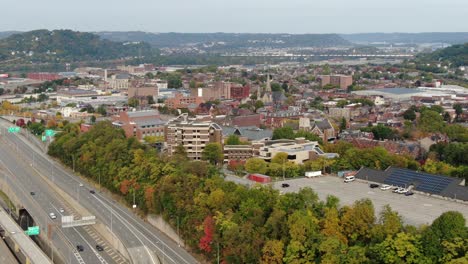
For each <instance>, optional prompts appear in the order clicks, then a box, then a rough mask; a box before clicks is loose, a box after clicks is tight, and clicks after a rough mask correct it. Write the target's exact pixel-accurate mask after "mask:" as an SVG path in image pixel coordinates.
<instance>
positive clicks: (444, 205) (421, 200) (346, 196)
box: [273, 176, 468, 225]
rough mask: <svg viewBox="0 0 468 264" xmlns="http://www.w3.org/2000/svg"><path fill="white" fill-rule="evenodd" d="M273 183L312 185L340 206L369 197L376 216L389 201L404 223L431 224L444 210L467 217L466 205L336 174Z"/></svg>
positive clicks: (278, 185) (295, 187)
mask: <svg viewBox="0 0 468 264" xmlns="http://www.w3.org/2000/svg"><path fill="white" fill-rule="evenodd" d="M282 183H288V184H289V185H290V186H289V187H286V188H283V187H281V184H282ZM273 186H274V188H275V189H278V190H280V191H281V192H283V193H287V192H297V191H299V190H300V189H301V188H304V187H311V188H312V189H313V190H314V191H315V192H316V193H317V194H318V196H319V198H320V199H321V200H325V199H326V197H327V196H328V195H334V196H336V197H338V198H339V199H340V205H351V204H353V203H354V202H355V201H357V200H360V199H365V198H369V199H370V200H371V201H372V203H373V204H374V208H375V211H376V214H377V216H378V213H379V212H380V211H381V210H382V208H383V206H384V205H386V204H388V205H390V207H391V208H392V209H393V210H395V211H397V212H398V213H400V215H401V216H402V219H403V221H404V222H405V223H407V224H411V225H421V224H431V223H432V221H434V220H435V219H436V218H437V217H439V216H440V215H441V214H442V213H444V212H446V211H458V212H460V213H462V214H463V215H464V216H465V219H468V204H463V203H459V202H454V201H448V200H443V199H438V198H434V197H430V196H427V195H424V194H418V193H415V194H414V195H412V196H405V195H403V194H396V193H392V191H391V190H386V191H382V190H380V189H379V188H375V189H371V188H370V187H369V185H368V183H366V182H363V181H354V182H351V183H344V182H343V179H342V178H338V177H335V176H322V177H317V178H312V179H308V178H300V179H292V180H286V181H279V182H275V183H274V184H273ZM467 224H468V223H467Z"/></svg>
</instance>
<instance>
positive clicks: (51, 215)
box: [49, 213, 57, 219]
mask: <svg viewBox="0 0 468 264" xmlns="http://www.w3.org/2000/svg"><path fill="white" fill-rule="evenodd" d="M49 216H50V218H51V219H56V218H57V216H56V215H55V214H54V213H50V214H49Z"/></svg>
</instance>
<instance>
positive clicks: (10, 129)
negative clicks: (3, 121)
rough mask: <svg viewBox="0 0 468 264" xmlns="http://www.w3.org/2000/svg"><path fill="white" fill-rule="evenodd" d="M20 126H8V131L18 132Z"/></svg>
mask: <svg viewBox="0 0 468 264" xmlns="http://www.w3.org/2000/svg"><path fill="white" fill-rule="evenodd" d="M20 129H21V128H20V127H9V128H8V133H18V132H20Z"/></svg>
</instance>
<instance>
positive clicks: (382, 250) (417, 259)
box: [374, 233, 428, 264]
mask: <svg viewBox="0 0 468 264" xmlns="http://www.w3.org/2000/svg"><path fill="white" fill-rule="evenodd" d="M374 250H375V252H376V253H377V254H378V256H379V258H380V259H379V261H380V262H381V263H421V264H423V263H428V260H427V259H426V257H425V256H424V254H423V252H421V250H420V244H419V241H418V239H417V238H416V237H415V236H414V235H412V234H407V233H398V234H397V235H396V236H395V237H394V238H392V237H387V238H386V239H385V240H384V241H383V242H382V243H380V244H378V245H377V246H376V247H375V249H374Z"/></svg>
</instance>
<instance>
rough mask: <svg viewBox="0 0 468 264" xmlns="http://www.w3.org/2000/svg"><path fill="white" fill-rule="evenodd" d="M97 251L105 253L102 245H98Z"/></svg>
mask: <svg viewBox="0 0 468 264" xmlns="http://www.w3.org/2000/svg"><path fill="white" fill-rule="evenodd" d="M96 249H97V251H103V250H104V249H103V248H102V247H101V246H100V245H96Z"/></svg>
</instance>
